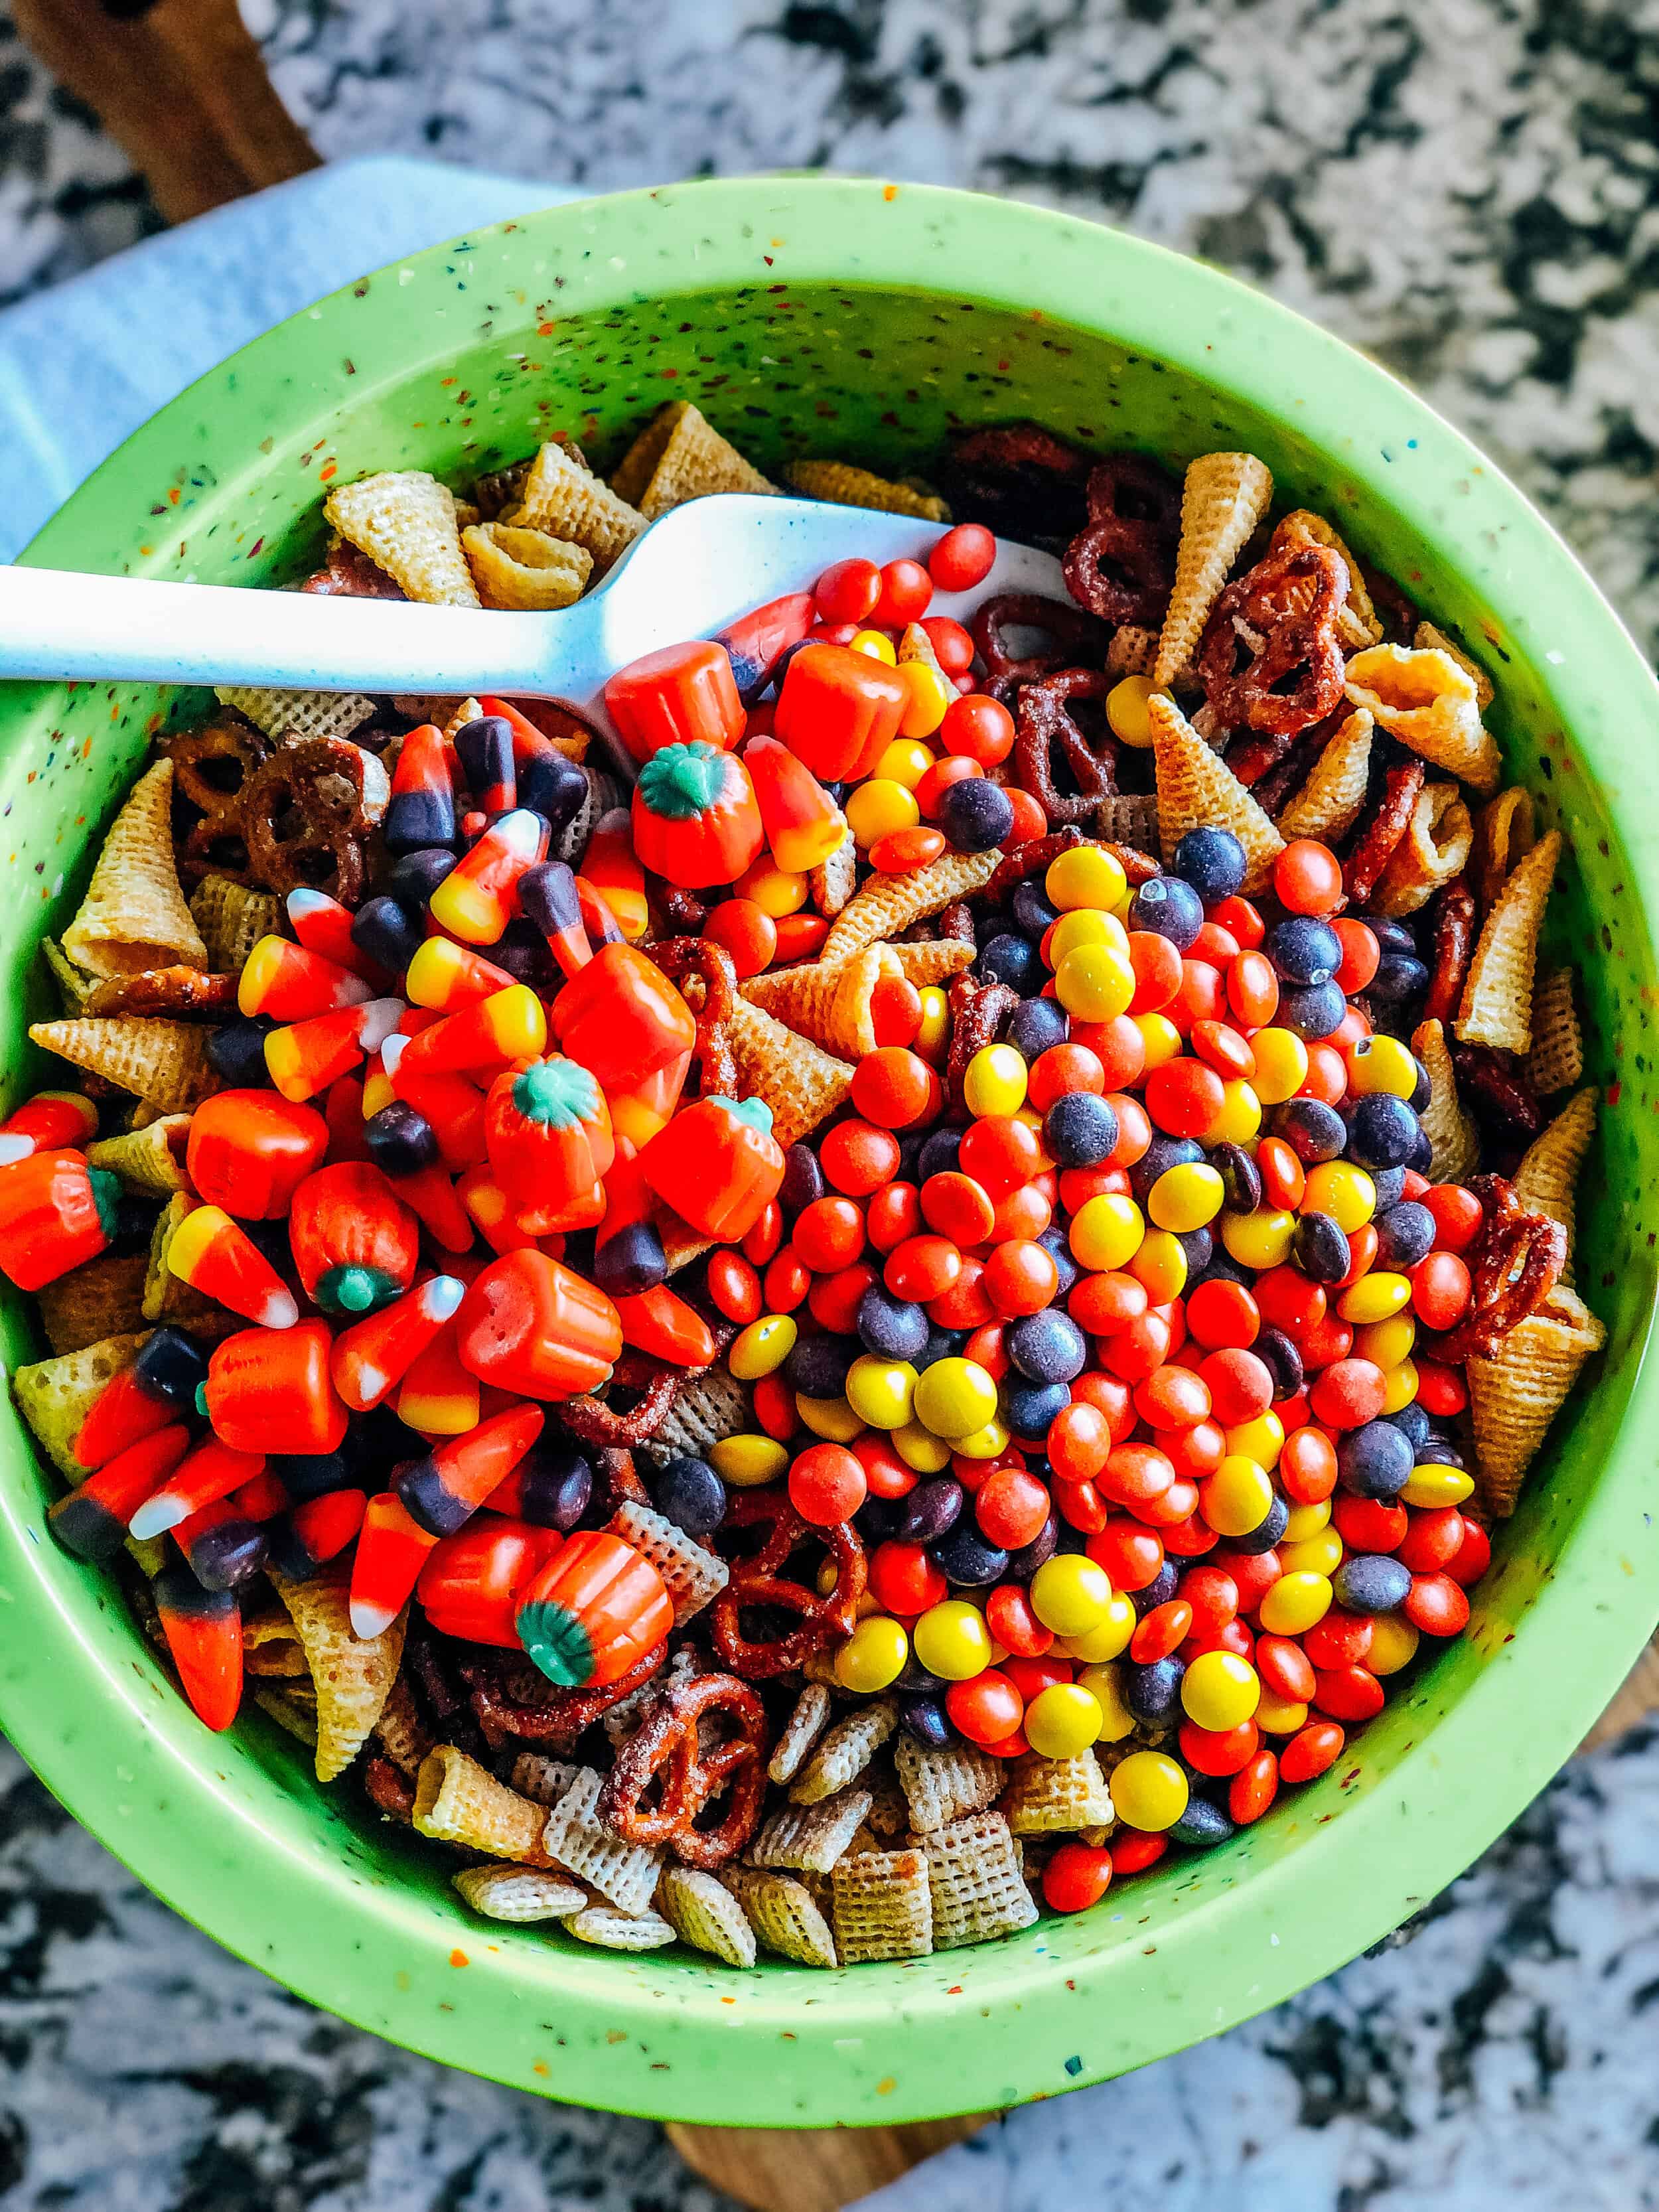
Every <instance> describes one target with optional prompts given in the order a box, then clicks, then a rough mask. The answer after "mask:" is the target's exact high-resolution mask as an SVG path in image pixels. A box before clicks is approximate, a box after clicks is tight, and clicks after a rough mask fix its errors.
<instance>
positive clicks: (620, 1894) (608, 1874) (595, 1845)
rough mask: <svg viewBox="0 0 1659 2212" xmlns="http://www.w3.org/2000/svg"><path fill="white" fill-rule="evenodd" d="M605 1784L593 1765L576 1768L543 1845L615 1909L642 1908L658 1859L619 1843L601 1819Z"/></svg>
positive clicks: (634, 1846)
mask: <svg viewBox="0 0 1659 2212" xmlns="http://www.w3.org/2000/svg"><path fill="white" fill-rule="evenodd" d="M603 1786H604V1784H603V1778H602V1777H601V1776H600V1774H599V1771H598V1770H597V1769H596V1768H594V1767H592V1766H583V1767H580V1768H578V1770H577V1773H576V1778H575V1780H574V1782H573V1783H572V1784H571V1785H570V1787H569V1789H568V1790H566V1791H565V1793H564V1795H563V1796H562V1797H561V1798H560V1799H559V1801H558V1802H557V1804H556V1805H555V1806H554V1808H553V1809H552V1811H551V1812H550V1814H548V1816H547V1826H546V1828H545V1830H544V1832H543V1836H542V1848H543V1850H544V1851H546V1853H547V1855H548V1857H550V1858H554V1859H556V1860H557V1861H558V1863H559V1864H560V1865H561V1866H562V1867H563V1868H564V1869H566V1871H567V1872H568V1873H570V1874H574V1875H575V1876H576V1878H577V1880H578V1881H585V1882H586V1884H587V1886H588V1887H589V1888H590V1889H597V1890H598V1892H599V1895H600V1896H601V1897H602V1898H604V1899H605V1901H606V1903H607V1904H610V1905H615V1906H616V1908H617V1911H619V1912H625V1913H638V1912H643V1911H646V1909H647V1906H648V1905H650V1903H651V1899H652V1895H653V1892H654V1891H655V1889H656V1887H657V1875H658V1872H659V1869H660V1866H661V1863H662V1862H661V1858H660V1856H659V1853H657V1852H656V1851H648V1850H646V1849H645V1848H644V1847H643V1845H641V1844H625V1843H623V1840H622V1838H621V1837H620V1836H613V1835H612V1834H611V1831H610V1829H609V1828H607V1827H605V1826H603V1825H602V1824H601V1822H600V1820H599V1814H598V1810H597V1808H598V1806H599V1791H600V1790H601V1788H602V1787H603ZM596 1940H597V1939H596Z"/></svg>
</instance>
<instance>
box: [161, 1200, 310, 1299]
mask: <svg viewBox="0 0 1659 2212" xmlns="http://www.w3.org/2000/svg"><path fill="white" fill-rule="evenodd" d="M167 1267H168V1269H169V1271H170V1272H171V1273H173V1274H174V1275H176V1276H177V1277H178V1279H179V1281H180V1282H181V1283H188V1284H189V1285H190V1286H191V1290H193V1291H200V1292H201V1293H202V1295H203V1297H208V1298H216V1299H217V1300H218V1302H219V1304H221V1305H222V1306H228V1308H229V1310H230V1311H231V1312H232V1313H234V1314H240V1315H241V1316H242V1318H243V1320H244V1321H251V1322H258V1324H259V1326H260V1327H261V1328H293V1326H294V1324H295V1322H296V1321H298V1320H299V1318H300V1307H299V1302H298V1300H297V1299H296V1298H295V1295H294V1293H293V1291H290V1290H289V1287H288V1285H287V1284H286V1283H285V1282H284V1281H283V1279H282V1277H281V1276H280V1275H279V1274H278V1273H276V1269H275V1268H274V1267H272V1266H271V1264H270V1261H269V1260H267V1259H266V1257H265V1255H264V1253H263V1252H262V1251H261V1250H260V1249H259V1248H258V1245H257V1244H256V1243H254V1242H253V1240H252V1237H250V1236H249V1235H248V1233H247V1231H246V1229H239V1228H238V1227H237V1225H236V1224H235V1223H234V1221H233V1220H232V1219H231V1218H230V1216H229V1215H228V1213H227V1212H225V1211H224V1209H223V1208H222V1206H197V1208H196V1210H195V1212H193V1213H187V1214H186V1215H185V1218H184V1219H183V1220H182V1221H181V1222H180V1223H179V1226H178V1227H177V1229H175V1230H174V1231H173V1237H172V1239H171V1241H170V1243H168V1245H167Z"/></svg>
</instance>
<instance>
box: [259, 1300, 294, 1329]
mask: <svg viewBox="0 0 1659 2212" xmlns="http://www.w3.org/2000/svg"><path fill="white" fill-rule="evenodd" d="M299 1318H300V1308H299V1304H298V1301H297V1300H296V1299H295V1296H294V1293H293V1291H272V1292H271V1294H270V1297H268V1298H267V1299H266V1300H265V1304H264V1312H263V1313H262V1314H261V1315H260V1316H259V1326H260V1328H293V1326H294V1324H295V1322H296V1321H298V1320H299Z"/></svg>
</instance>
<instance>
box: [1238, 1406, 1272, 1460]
mask: <svg viewBox="0 0 1659 2212" xmlns="http://www.w3.org/2000/svg"><path fill="white" fill-rule="evenodd" d="M1227 1449H1228V1450H1229V1451H1230V1452H1237V1453H1240V1454H1242V1455H1243V1457H1244V1458H1246V1459H1253V1460H1256V1461H1259V1462H1261V1465H1262V1466H1263V1467H1277V1466H1278V1465H1279V1453H1280V1452H1281V1451H1283V1449H1285V1424H1284V1422H1283V1421H1281V1420H1280V1419H1279V1416H1278V1414H1277V1413H1274V1412H1273V1410H1272V1408H1271V1407H1269V1409H1268V1410H1267V1413H1258V1414H1257V1415H1256V1417H1255V1420H1253V1421H1241V1422H1240V1423H1239V1424H1238V1425H1237V1427H1236V1428H1231V1429H1229V1430H1228V1431H1227Z"/></svg>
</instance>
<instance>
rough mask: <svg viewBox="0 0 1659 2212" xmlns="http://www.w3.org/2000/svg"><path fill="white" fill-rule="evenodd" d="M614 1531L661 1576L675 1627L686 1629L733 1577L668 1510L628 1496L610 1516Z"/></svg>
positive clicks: (724, 1564) (722, 1561) (724, 1565)
mask: <svg viewBox="0 0 1659 2212" xmlns="http://www.w3.org/2000/svg"><path fill="white" fill-rule="evenodd" d="M611 1529H612V1531H613V1533H614V1534H617V1535H618V1536H620V1537H621V1538H622V1539H623V1542H624V1543H628V1544H631V1545H632V1546H633V1547H634V1549H635V1551H636V1552H642V1553H644V1554H645V1556H646V1558H647V1559H649V1560H650V1562H651V1564H652V1565H653V1567H654V1568H655V1569H656V1570H657V1572H658V1573H659V1575H660V1576H661V1577H662V1579H663V1587H664V1588H665V1589H666V1590H667V1592H668V1595H669V1601H670V1602H671V1604H672V1606H673V1608H674V1626H675V1627H676V1628H683V1627H684V1625H685V1623H686V1622H687V1621H688V1620H690V1619H691V1617H692V1615H693V1614H694V1613H701V1612H702V1609H703V1607H704V1606H706V1605H711V1604H712V1603H713V1602H714V1600H715V1599H716V1598H717V1597H718V1596H719V1595H720V1592H721V1591H722V1590H723V1589H725V1588H726V1583H728V1582H729V1581H730V1580H731V1578H732V1570H731V1569H730V1568H729V1567H728V1566H727V1565H726V1562H725V1560H724V1559H718V1558H716V1556H715V1555H714V1553H713V1552H707V1551H705V1550H704V1549H703V1547H702V1545H701V1544H699V1543H697V1542H696V1541H694V1540H693V1539H692V1538H691V1537H690V1536H688V1535H687V1534H686V1533H685V1531H684V1529H683V1528H677V1527H676V1526H675V1524H674V1523H673V1522H671V1520H670V1519H669V1518H668V1516H667V1515H666V1514H665V1513H659V1512H657V1511H656V1510H655V1509H654V1508H653V1507H652V1506H649V1505H641V1504H636V1503H635V1500H634V1499H633V1498H628V1499H626V1500H625V1501H624V1502H623V1504H621V1505H619V1506H618V1507H617V1510H616V1511H615V1513H613V1514H612V1515H611Z"/></svg>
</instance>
